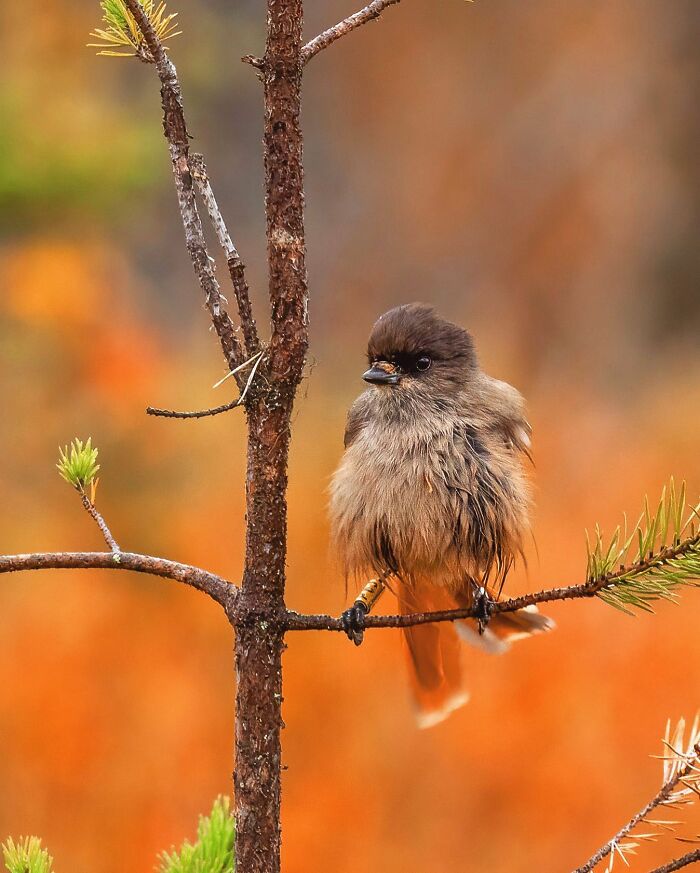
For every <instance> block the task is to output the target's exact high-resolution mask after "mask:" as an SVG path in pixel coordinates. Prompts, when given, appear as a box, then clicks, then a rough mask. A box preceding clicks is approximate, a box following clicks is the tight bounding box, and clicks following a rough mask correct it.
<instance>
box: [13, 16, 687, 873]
mask: <svg viewBox="0 0 700 873" xmlns="http://www.w3.org/2000/svg"><path fill="white" fill-rule="evenodd" d="M306 5H307V7H308V10H307V33H308V35H309V37H310V36H312V35H314V34H315V33H316V32H318V31H319V30H321V29H322V28H323V27H325V26H327V25H329V24H331V23H334V22H335V21H336V20H338V19H339V18H341V17H343V16H344V15H346V14H348V13H349V12H351V11H353V8H352V7H353V4H352V3H350V4H348V3H347V2H346V0H343V2H341V0H324V2H314V0H308V2H307V4H306ZM175 8H177V7H175ZM180 18H181V25H182V27H183V29H184V31H185V34H184V35H183V36H181V37H178V38H177V40H175V41H174V42H173V44H172V50H171V53H172V56H173V58H174V60H175V62H176V63H177V65H178V69H179V72H180V75H181V79H182V83H183V88H184V92H185V103H186V110H187V112H188V116H189V122H190V128H191V132H192V133H193V134H194V136H195V140H194V147H195V148H196V149H201V150H203V151H204V152H205V154H206V155H207V159H208V164H209V170H210V174H211V177H212V180H213V184H214V186H215V188H216V190H217V194H218V197H219V200H220V203H221V205H222V208H223V210H224V212H225V215H226V216H227V219H228V222H229V226H230V227H231V229H232V230H233V231H234V235H235V237H236V241H237V244H238V246H239V249H240V250H241V252H242V254H243V256H244V258H245V260H246V261H247V263H248V266H249V277H250V280H251V282H252V284H253V286H254V289H255V303H256V305H257V310H258V315H259V321H261V322H264V319H263V318H262V317H261V314H262V313H264V312H265V306H266V296H265V261H264V236H263V227H264V219H263V213H262V171H261V159H260V137H261V93H260V87H259V83H258V82H257V80H256V77H255V75H254V72H253V71H252V70H251V69H250V67H247V66H244V65H242V64H241V63H240V62H239V60H238V58H239V57H240V56H241V55H243V54H247V53H250V52H252V53H254V54H260V53H261V51H262V46H263V39H264V31H263V27H264V20H263V19H264V11H263V4H262V3H261V2H254V0H239V2H237V3H235V4H231V3H227V2H223V0H198V2H196V3H194V2H192V3H188V4H185V5H183V7H182V8H181V9H180ZM98 19H99V10H98V8H97V3H93V2H87V0H72V2H69V0H48V2H46V0H45V2H42V3H39V2H38V0H26V2H25V3H22V4H16V3H8V4H3V6H2V9H1V10H0V24H1V26H2V33H3V35H4V39H3V51H4V75H3V77H2V81H0V105H1V106H2V117H3V128H4V131H3V149H2V150H3V158H2V160H1V161H0V205H1V207H2V208H1V212H0V230H1V231H2V238H3V239H2V247H1V248H0V289H1V292H2V293H1V294H0V360H1V361H2V367H1V368H0V392H1V396H2V403H3V408H4V415H5V419H4V426H3V430H2V436H1V438H0V439H1V447H2V452H1V455H0V458H1V460H0V487H1V489H2V491H1V493H2V503H1V506H0V552H4V553H14V552H26V551H33V550H62V549H81V548H86V549H87V548H100V546H101V543H100V539H99V534H98V531H97V530H96V528H95V527H94V526H93V525H92V524H91V523H90V520H89V519H88V518H87V516H86V515H85V513H84V512H83V510H82V508H81V506H80V504H79V501H78V500H76V499H75V496H74V495H73V494H71V492H70V490H69V489H68V488H67V486H66V485H65V483H63V482H62V481H61V480H60V479H59V477H58V475H57V474H56V471H55V469H54V466H53V465H54V463H55V460H56V457H57V446H58V445H59V444H64V443H66V442H67V441H69V440H70V439H71V438H72V437H73V436H82V437H85V436H88V435H92V437H93V439H94V440H95V442H96V444H97V445H98V446H99V448H100V461H101V463H102V471H101V484H100V488H99V492H98V503H99V506H100V508H101V509H102V511H103V512H104V514H105V515H106V517H107V519H108V521H109V523H110V525H111V527H112V530H113V532H114V534H115V536H116V538H117V539H118V541H119V542H120V543H121V544H122V545H123V547H125V548H129V549H133V550H140V551H146V552H151V553H154V554H159V555H165V556H168V557H172V558H174V559H179V560H183V561H187V562H191V563H199V564H201V565H203V566H205V567H208V568H210V569H212V570H214V571H217V572H220V573H222V574H225V575H227V576H228V577H229V578H231V579H232V580H237V579H238V577H239V574H240V570H241V562H242V547H243V499H244V493H243V468H244V452H245V446H244V427H243V417H242V415H241V414H240V412H238V413H237V412H233V413H231V414H229V415H227V416H223V417H220V418H217V419H215V420H205V421H201V422H169V421H156V420H153V419H148V418H147V417H146V416H145V415H144V412H143V411H144V408H145V407H146V405H148V404H154V405H162V406H168V407H174V408H186V409H190V408H196V407H204V406H208V405H214V404H216V403H220V402H223V400H225V399H228V396H229V394H230V392H231V390H232V388H231V387H230V383H226V385H227V387H225V388H221V389H219V390H218V391H217V392H214V391H211V390H210V386H211V385H212V383H213V382H214V381H216V380H217V379H218V378H219V377H220V376H221V375H222V374H223V367H222V360H221V356H220V352H219V351H218V349H217V344H216V342H215V340H214V338H213V337H212V336H211V335H210V334H209V332H208V323H207V318H206V314H205V312H204V310H203V309H202V306H201V299H200V295H199V293H198V289H197V287H196V286H195V281H194V279H193V276H192V274H191V269H190V265H189V263H188V260H187V256H186V252H185V249H184V246H183V244H182V242H183V241H182V232H181V227H180V225H179V217H178V214H177V211H176V205H175V197H174V193H173V190H172V185H171V179H170V170H169V162H168V157H167V151H166V148H165V144H164V142H163V141H162V137H161V121H160V114H159V101H158V86H157V81H156V79H155V76H154V73H153V70H152V69H151V68H149V67H145V66H142V65H141V64H138V63H136V62H129V61H124V60H122V61H118V60H112V59H104V58H96V57H95V56H94V53H93V52H94V50H93V49H87V48H85V43H86V42H88V41H90V40H89V39H88V36H87V35H88V32H89V31H90V30H91V29H92V28H93V27H94V26H96V25H97V23H98ZM696 26H697V7H696V3H695V2H694V0H616V2H602V0H568V2H567V3H565V4H564V3H561V2H555V0H531V2H529V3H522V2H520V0H479V2H476V3H474V4H466V3H464V2H462V0H441V2H440V3H436V2H428V0H410V2H409V0H407V2H405V3H402V4H401V5H400V6H398V7H394V8H392V9H390V10H389V11H387V12H386V13H385V16H384V17H383V19H382V20H381V22H379V23H375V24H372V25H369V26H367V27H366V28H364V29H363V30H362V31H361V32H357V33H355V34H354V35H353V36H352V37H350V38H348V39H346V40H344V41H342V42H341V43H339V44H337V45H336V46H335V47H333V48H332V49H330V50H329V51H327V52H325V53H324V54H322V55H320V56H319V57H317V58H316V59H314V61H313V62H312V64H311V65H310V66H309V68H308V75H307V77H306V84H305V99H304V113H303V116H304V117H303V120H304V125H305V135H306V178H307V219H308V245H309V271H310V282H311V323H312V348H311V359H310V365H309V369H308V376H309V378H308V380H307V381H306V382H305V384H304V386H303V390H302V391H301V393H300V397H299V402H298V406H297V413H296V418H295V434H294V445H293V454H292V460H291V480H290V481H291V485H290V528H289V535H290V539H289V585H288V597H287V600H288V604H289V605H290V606H291V607H293V608H295V609H299V610H304V611H312V612H326V611H328V612H332V613H338V612H340V610H341V609H342V608H344V606H345V603H346V598H345V592H344V586H343V582H342V580H341V578H340V576H339V574H338V572H337V570H336V569H335V568H334V566H333V562H332V559H331V556H330V555H329V553H328V545H327V534H328V532H327V524H326V515H325V506H326V488H327V484H328V479H329V476H330V474H331V472H332V470H333V469H334V466H335V464H336V463H337V461H338V458H339V456H340V453H341V448H342V433H343V426H344V416H345V411H346V409H347V407H348V405H349V403H350V402H351V400H352V399H353V397H354V396H355V395H356V394H357V393H359V391H360V390H361V389H362V383H361V381H360V378H359V377H360V374H361V372H362V369H363V352H364V343H365V341H366V336H367V333H368V330H369V328H370V326H371V324H372V322H373V321H374V319H375V318H376V317H377V316H378V315H379V314H380V313H381V312H382V311H384V310H385V309H387V308H389V307H390V306H393V305H395V304H397V303H400V302H405V301H410V300H415V299H420V300H424V301H428V302H431V303H434V304H435V305H437V306H438V307H439V308H440V310H441V311H442V312H443V313H444V314H445V315H447V316H449V317H452V318H454V319H456V320H459V321H460V322H461V323H463V324H465V325H466V326H468V327H469V328H470V329H471V330H472V331H473V333H474V335H475V338H476V341H477V345H478V349H479V352H480V356H481V360H482V364H483V365H484V367H485V369H487V370H488V372H490V373H491V374H493V375H495V376H497V377H499V378H502V379H505V380H507V381H509V382H511V383H513V384H514V385H516V386H517V387H518V388H519V389H520V390H521V391H522V392H523V393H524V394H525V396H526V397H527V399H528V402H529V408H530V418H531V421H532V423H533V427H534V434H535V443H534V455H535V471H534V479H535V485H536V498H537V509H536V513H535V516H534V519H533V532H534V539H535V540H536V542H537V551H535V549H534V547H533V548H531V549H530V554H529V556H528V557H529V571H528V573H527V574H526V573H525V571H524V570H523V569H522V568H521V569H520V570H518V571H517V572H515V573H514V574H513V576H512V577H511V580H510V581H509V583H508V589H507V590H509V591H510V592H516V591H523V590H526V589H527V588H535V587H537V588H539V587H545V586H553V585H559V584H565V583H574V582H579V581H582V579H583V574H584V572H585V541H584V535H583V532H584V528H586V527H591V526H593V525H594V524H595V522H600V523H601V524H602V525H603V526H604V528H605V529H607V530H608V531H611V530H612V529H613V528H614V526H615V525H616V524H617V523H618V521H620V520H621V518H622V513H623V512H624V511H626V512H628V514H629V515H630V516H633V515H635V513H637V512H638V510H639V508H640V506H641V501H642V499H643V496H644V494H645V493H648V494H649V495H650V496H651V497H656V496H657V495H658V493H659V492H660V489H661V487H662V485H663V484H664V482H665V481H666V480H667V478H668V477H669V476H670V475H671V474H673V475H675V476H676V477H677V478H685V479H687V481H688V485H689V491H690V496H691V497H695V496H696V495H697V494H698V492H700V453H699V451H698V448H699V442H698V435H697V434H698V429H699V428H700V342H699V339H700V295H699V292H698V282H697V279H698V272H699V271H698V266H699V261H698V246H697V232H698V229H699V228H698V218H699V215H700V185H699V183H700V168H699V166H698V163H697V154H696V152H697V135H698V114H697V103H696V101H697V93H698V87H699V85H700V60H699V58H698V54H697V43H696V40H695V39H694V34H697V29H696ZM220 275H221V277H222V281H223V277H225V272H224V271H222V270H220ZM222 392H223V393H222ZM392 606H393V604H392V603H390V602H386V603H384V604H383V608H384V609H387V610H391V609H392ZM548 612H550V613H551V614H552V615H553V616H554V617H555V618H556V620H557V622H558V630H557V632H556V633H554V634H551V635H549V636H548V637H546V638H538V639H536V640H533V641H531V642H528V643H527V644H522V645H520V646H518V647H516V649H515V650H514V651H513V652H511V653H510V654H509V655H506V656H504V657H501V658H488V657H487V656H483V655H481V654H480V653H475V652H472V651H471V650H470V651H465V659H466V660H467V661H468V671H469V674H470V681H469V685H470V690H471V693H472V700H471V702H470V703H469V705H468V706H467V707H466V708H464V709H462V710H460V711H459V712H458V713H456V714H455V715H454V716H453V717H452V718H451V719H449V720H448V721H447V722H446V723H444V724H443V725H441V726H439V727H437V728H434V729H433V730H430V731H427V732H421V731H419V730H417V729H416V727H415V726H414V722H413V718H412V712H411V706H410V701H409V697H408V691H407V687H406V681H405V676H404V669H403V660H402V658H403V655H402V651H401V645H400V639H399V636H398V634H396V633H395V632H394V631H384V632H381V633H379V632H372V633H369V634H368V635H367V638H366V642H365V645H364V646H363V647H362V648H361V649H359V650H357V649H355V648H354V647H353V646H351V645H350V644H349V643H348V641H347V640H345V639H343V638H341V637H340V635H334V634H323V633H318V634H306V633H305V634H296V635H290V637H289V640H288V645H289V647H288V650H287V652H286V655H285V662H284V671H285V672H284V681H285V703H284V718H285V722H286V730H285V731H284V734H283V743H284V760H285V764H286V766H287V767H288V769H287V770H286V771H285V774H284V798H283V829H284V831H283V865H284V869H285V871H286V873H302V871H303V873H312V871H313V873H321V871H328V870H333V871H337V873H345V871H351V870H352V871H355V870H362V871H366V873H375V871H377V873H378V871H382V873H392V871H397V873H403V871H405V870H406V869H415V870H428V871H430V873H442V871H460V873H462V871H463V873H477V871H479V873H480V871H493V873H527V871H568V870H570V869H572V868H573V867H576V866H578V864H580V863H582V862H583V861H584V860H585V859H586V858H587V857H588V856H589V855H590V854H591V853H592V852H593V850H594V849H596V848H597V847H598V845H599V844H601V843H602V842H603V841H605V840H607V839H608V838H609V837H610V836H612V834H613V833H614V832H615V831H616V830H617V829H618V827H619V826H621V825H622V824H623V823H624V822H625V821H626V820H627V819H628V818H629V817H630V815H631V814H632V813H633V812H634V811H636V810H637V809H638V808H640V807H641V806H642V805H643V804H644V803H645V802H646V801H647V800H648V799H649V798H650V797H651V795H652V794H653V793H655V791H656V790H657V787H658V786H659V785H660V782H661V765H660V763H659V762H658V761H653V760H650V759H649V757H648V756H649V754H650V753H653V752H659V751H660V737H661V736H662V734H663V729H664V725H665V721H666V718H667V717H669V716H670V717H672V718H674V719H675V718H677V717H679V716H680V715H682V714H685V715H692V714H694V712H695V711H696V709H697V708H698V707H699V706H700V695H699V691H698V689H699V687H700V683H699V681H698V676H699V675H700V674H699V673H698V658H699V656H700V634H698V631H697V628H698V619H700V594H698V593H695V592H693V591H688V592H685V593H684V594H683V597H682V601H681V604H680V605H679V606H673V605H668V604H664V605H662V606H660V607H659V609H658V614H657V616H656V617H650V616H647V615H643V616H640V617H638V618H628V617H626V616H624V615H622V614H619V613H617V612H615V611H614V610H612V609H610V608H609V607H607V606H605V605H604V604H603V603H601V602H598V601H596V602H590V603H589V602H576V603H566V604H561V605H552V606H551V607H550V608H549V609H548ZM233 681H234V676H233V663H232V640H231V635H230V632H229V628H228V625H227V624H226V622H225V621H224V619H223V617H222V616H221V615H220V613H219V611H218V610H217V609H216V608H215V607H214V606H213V605H212V604H211V603H209V602H208V601H207V599H206V598H204V597H202V596H200V595H198V594H196V593H195V592H190V591H188V590H180V588H179V587H178V586H176V585H171V584H170V583H167V582H162V581H157V580H153V579H150V578H148V577H136V576H130V575H121V574H119V575H118V577H117V576H115V575H113V574H107V573H94V574H92V573H86V572H75V573H66V572H64V573H45V574H38V573H36V574H25V575H21V576H20V575H17V576H4V577H2V583H1V585H0V687H1V688H2V694H0V744H1V746H2V755H1V756H0V785H1V786H2V791H1V792H0V837H2V838H4V836H5V835H7V834H13V835H15V836H18V835H20V834H24V833H36V834H39V835H41V836H42V837H43V838H44V840H45V842H46V843H47V844H48V846H49V847H50V849H51V851H52V854H53V855H54V857H55V859H56V869H57V870H58V871H61V870H63V871H66V870H70V871H72V873H117V871H124V870H128V871H132V873H142V871H143V873H145V871H149V870H152V869H153V866H154V863H155V856H156V854H157V852H158V851H159V850H161V849H164V848H167V847H169V846H170V845H171V844H172V843H179V842H180V841H181V840H182V839H183V838H184V837H185V836H191V835H192V834H193V831H194V827H195V822H196V816H197V814H198V813H200V812H203V811H206V810H208V809H209V807H210V804H211V801H212V799H213V797H214V796H215V795H216V794H217V793H219V792H226V793H228V792H230V772H231V769H232V760H231V749H232V741H233V697H234V687H233ZM688 821H689V828H690V832H692V833H698V832H700V810H698V809H695V810H691V811H690V812H689V813H688ZM681 853H682V848H679V846H678V844H674V842H673V840H672V839H667V840H664V841H662V842H661V843H660V844H658V845H652V846H648V847H644V848H643V856H641V855H640V858H639V859H638V860H637V861H636V866H635V869H638V870H645V869H649V868H650V867H652V866H654V862H660V861H661V860H666V859H668V858H670V857H672V856H673V855H674V854H681Z"/></svg>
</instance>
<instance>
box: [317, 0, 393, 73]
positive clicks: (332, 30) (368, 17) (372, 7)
mask: <svg viewBox="0 0 700 873" xmlns="http://www.w3.org/2000/svg"><path fill="white" fill-rule="evenodd" d="M400 2H401V0H372V2H371V3H369V4H368V5H367V6H365V8H364V9H360V11H359V12H355V13H354V14H353V15H349V16H348V17H347V18H344V19H343V20H342V21H339V22H338V24H335V25H334V26H333V27H329V28H328V30H324V31H323V33H320V34H319V35H318V36H317V37H314V39H312V40H311V41H310V42H307V43H306V45H305V46H304V48H303V49H302V50H301V62H302V64H308V62H309V61H310V60H311V58H313V57H314V56H315V55H317V54H318V53H319V52H321V51H323V49H325V48H328V46H329V45H331V43H334V42H335V41H336V40H337V39H340V38H341V36H346V35H347V34H348V33H352V32H353V30H356V29H357V28H358V27H362V25H363V24H367V23H368V22H369V21H373V20H374V19H375V18H379V16H380V15H381V14H382V12H384V10H385V9H386V8H387V7H388V6H393V5H394V4H396V3H400Z"/></svg>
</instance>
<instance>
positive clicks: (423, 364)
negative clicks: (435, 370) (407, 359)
mask: <svg viewBox="0 0 700 873" xmlns="http://www.w3.org/2000/svg"><path fill="white" fill-rule="evenodd" d="M432 363H433V362H432V359H431V358H429V357H428V356H427V355H421V356H420V358H418V360H417V361H416V370H419V371H420V372H421V373H424V372H425V371H426V370H429V369H430V365H431V364H432Z"/></svg>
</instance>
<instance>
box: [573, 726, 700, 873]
mask: <svg viewBox="0 0 700 873" xmlns="http://www.w3.org/2000/svg"><path fill="white" fill-rule="evenodd" d="M699 757H700V743H697V744H696V745H695V746H694V747H693V748H692V750H691V755H690V756H688V757H686V763H685V764H684V765H683V766H682V767H678V768H677V769H676V770H675V772H674V773H673V775H672V776H671V777H670V778H669V779H667V781H666V782H664V784H663V785H662V786H661V789H660V790H659V792H658V794H656V795H655V796H654V797H653V798H652V799H651V800H650V801H649V803H647V805H646V806H645V807H644V809H641V810H640V811H639V812H638V813H637V814H636V815H634V816H632V818H631V819H630V820H629V821H628V822H627V824H626V825H625V826H624V827H622V828H620V830H619V831H618V832H617V833H616V834H615V836H614V837H613V838H612V839H611V840H609V841H608V842H607V843H605V845H604V846H602V847H601V848H600V849H598V851H597V852H596V853H595V854H594V855H592V856H591V857H590V858H589V859H588V861H586V863H585V864H583V865H582V866H581V867H577V868H576V870H575V871H574V873H591V871H592V870H593V869H594V867H595V866H596V865H597V864H599V863H600V862H601V861H602V860H603V858H607V856H608V855H609V854H610V853H611V852H613V851H618V852H619V853H620V854H623V852H622V851H620V850H621V849H622V848H623V847H622V846H621V843H622V841H623V840H624V839H625V837H626V836H627V835H628V834H629V833H630V831H632V830H633V829H634V828H635V827H637V825H638V824H639V823H640V822H645V823H646V824H651V825H654V824H655V822H650V821H647V816H648V815H649V813H650V812H653V811H654V810H655V809H656V808H657V807H658V806H660V805H661V804H669V802H670V801H672V800H673V798H672V795H673V793H674V791H675V789H676V787H677V786H678V784H679V783H680V784H681V785H684V786H685V781H684V780H686V779H687V778H688V777H692V776H695V775H696V774H697V765H698V758H699ZM670 805H671V806H673V805H674V804H673V802H671V803H670ZM623 857H624V855H623ZM672 869H673V868H672Z"/></svg>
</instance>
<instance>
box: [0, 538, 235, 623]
mask: <svg viewBox="0 0 700 873" xmlns="http://www.w3.org/2000/svg"><path fill="white" fill-rule="evenodd" d="M82 569H106V570H133V571H134V572H135V573H147V574H148V575H150V576H161V577H163V578H166V579H173V580H174V581H175V582H182V583H183V584H184V585H189V586H190V587H191V588H196V589H197V590H198V591H203V592H204V593H205V594H208V595H209V596H210V597H211V598H212V599H213V600H215V601H216V602H217V603H220V604H221V605H222V606H224V607H225V608H227V609H230V607H231V605H232V603H233V602H234V600H235V598H236V597H237V596H238V588H237V587H236V586H235V585H233V584H232V583H230V582H228V581H227V580H226V579H224V578H222V577H221V576H217V575H215V574H214V573H209V572H208V571H206V570H202V569H200V568H199V567H192V566H190V565H189V564H180V563H178V562H177V561H168V560H166V559H165V558H155V557H152V556H151V555H139V554H135V553H133V552H116V553H115V552H39V553H35V554H30V555H0V573H16V572H18V571H20V570H82Z"/></svg>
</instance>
